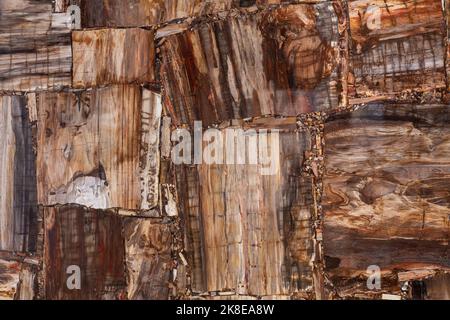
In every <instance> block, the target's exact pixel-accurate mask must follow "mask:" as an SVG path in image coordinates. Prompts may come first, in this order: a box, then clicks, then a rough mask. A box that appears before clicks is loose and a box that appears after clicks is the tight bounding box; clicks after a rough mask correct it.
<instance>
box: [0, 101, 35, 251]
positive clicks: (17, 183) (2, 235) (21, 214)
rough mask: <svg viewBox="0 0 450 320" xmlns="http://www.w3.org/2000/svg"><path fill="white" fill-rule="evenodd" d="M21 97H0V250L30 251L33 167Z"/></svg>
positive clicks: (26, 121)
mask: <svg viewBox="0 0 450 320" xmlns="http://www.w3.org/2000/svg"><path fill="white" fill-rule="evenodd" d="M26 104H27V100H26V98H25V97H24V96H0V250H7V251H19V252H33V251H35V249H36V236H37V200H36V167H35V155H34V153H33V144H32V137H31V125H30V123H29V121H28V116H27V110H26Z"/></svg>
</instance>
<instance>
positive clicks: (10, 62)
mask: <svg viewBox="0 0 450 320" xmlns="http://www.w3.org/2000/svg"><path fill="white" fill-rule="evenodd" d="M0 12H1V16H2V19H1V21H0V91H30V90H35V89H38V88H39V89H48V88H55V87H59V86H66V85H70V83H71V66H72V52H71V45H70V29H69V25H68V23H69V21H70V16H69V15H67V14H65V13H60V14H52V1H51V0H44V1H32V0H2V1H1V3H0Z"/></svg>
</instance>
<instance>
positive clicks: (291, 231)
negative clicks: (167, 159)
mask: <svg viewBox="0 0 450 320" xmlns="http://www.w3.org/2000/svg"><path fill="white" fill-rule="evenodd" d="M309 143H310V142H309V138H308V134H307V133H301V132H299V133H295V132H294V131H289V130H287V129H286V132H282V133H280V154H281V157H282V158H281V159H280V163H279V170H278V172H277V173H276V174H275V175H273V176H263V175H261V172H260V165H211V166H209V165H205V164H203V165H199V166H197V167H190V166H180V167H178V168H177V190H178V193H179V198H180V205H181V212H182V215H183V220H184V221H185V224H186V231H185V237H186V238H185V245H186V256H187V261H188V267H189V270H190V277H191V288H192V290H193V292H194V293H197V294H198V293H202V292H206V291H209V292H211V291H219V292H232V293H234V294H237V295H255V296H268V295H283V294H289V293H291V292H295V291H300V290H307V289H308V288H310V286H311V268H310V266H309V262H310V260H311V254H312V234H311V228H310V225H311V209H312V207H311V204H312V199H311V189H312V185H311V180H310V179H309V178H306V177H302V176H301V171H302V164H303V153H304V152H305V151H307V150H309V148H310V147H309Z"/></svg>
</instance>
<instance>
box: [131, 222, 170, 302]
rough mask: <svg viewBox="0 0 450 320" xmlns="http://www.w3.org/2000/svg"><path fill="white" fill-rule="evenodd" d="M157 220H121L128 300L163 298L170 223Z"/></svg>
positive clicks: (167, 273) (166, 288) (166, 286)
mask: <svg viewBox="0 0 450 320" xmlns="http://www.w3.org/2000/svg"><path fill="white" fill-rule="evenodd" d="M162 222H163V221H161V220H150V219H139V218H125V219H124V221H123V229H124V238H125V250H126V266H127V276H128V299H130V300H167V299H168V297H169V280H170V275H171V266H172V259H171V252H172V247H173V239H172V233H171V226H170V225H169V224H167V223H165V224H163V223H162Z"/></svg>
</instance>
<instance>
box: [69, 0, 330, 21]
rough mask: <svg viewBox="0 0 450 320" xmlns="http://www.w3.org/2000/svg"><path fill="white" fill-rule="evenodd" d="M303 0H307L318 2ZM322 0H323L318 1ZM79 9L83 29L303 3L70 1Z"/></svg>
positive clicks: (277, 0) (273, 0)
mask: <svg viewBox="0 0 450 320" xmlns="http://www.w3.org/2000/svg"><path fill="white" fill-rule="evenodd" d="M320 1H321V0H318V1H309V0H308V1H307V2H320ZM322 1H323V0H322ZM71 2H72V3H74V4H77V5H79V6H80V8H81V13H82V16H81V22H82V27H83V28H90V27H142V26H149V25H157V24H160V23H164V22H168V21H172V20H177V19H182V18H187V17H193V16H195V17H198V16H201V15H207V14H214V13H218V12H222V11H225V10H230V9H233V8H246V7H251V6H253V5H255V4H256V5H275V4H280V3H296V2H304V1H302V0H287V1H284V0H252V1H235V0H214V1H208V0H128V1H123V0H95V1H90V0H72V1H71Z"/></svg>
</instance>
